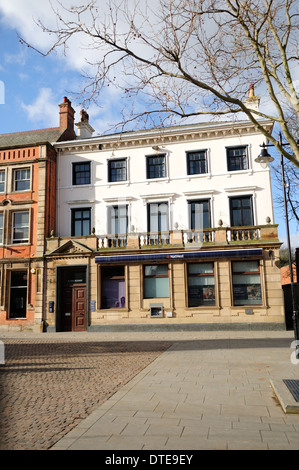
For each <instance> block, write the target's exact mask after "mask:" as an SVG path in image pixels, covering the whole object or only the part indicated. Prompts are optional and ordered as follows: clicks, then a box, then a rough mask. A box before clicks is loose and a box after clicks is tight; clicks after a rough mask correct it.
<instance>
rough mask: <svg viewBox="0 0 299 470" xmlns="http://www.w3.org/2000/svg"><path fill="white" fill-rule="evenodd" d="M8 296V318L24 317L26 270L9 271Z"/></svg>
mask: <svg viewBox="0 0 299 470" xmlns="http://www.w3.org/2000/svg"><path fill="white" fill-rule="evenodd" d="M9 298H10V302H9V318H26V305H27V271H11V273H10V296H9Z"/></svg>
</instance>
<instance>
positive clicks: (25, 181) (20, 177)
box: [14, 168, 30, 191]
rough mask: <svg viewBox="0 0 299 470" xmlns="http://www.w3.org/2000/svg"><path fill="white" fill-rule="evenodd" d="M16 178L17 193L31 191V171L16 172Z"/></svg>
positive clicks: (27, 169)
mask: <svg viewBox="0 0 299 470" xmlns="http://www.w3.org/2000/svg"><path fill="white" fill-rule="evenodd" d="M14 176H15V191H26V190H27V189H30V169H29V168H26V169H24V170H16V171H15V173H14Z"/></svg>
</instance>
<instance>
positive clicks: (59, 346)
mask: <svg viewBox="0 0 299 470" xmlns="http://www.w3.org/2000/svg"><path fill="white" fill-rule="evenodd" d="M3 342H4V347H5V364H4V365H0V450H47V449H49V448H50V447H51V446H53V445H54V444H55V442H57V441H58V440H59V439H61V438H62V437H63V436H64V435H65V434H66V433H68V432H69V431H70V430H71V429H72V428H74V427H75V426H76V425H77V424H78V423H79V422H80V421H81V420H83V419H84V418H86V417H87V416H88V415H89V414H90V413H91V412H92V411H93V410H94V409H95V408H96V407H97V406H99V405H100V404H102V403H103V402H104V401H106V400H107V399H108V398H109V397H110V396H112V395H113V394H114V393H115V392H116V391H117V390H119V389H120V388H121V387H122V386H123V385H124V384H125V383H127V382H128V381H129V380H131V379H132V378H133V377H134V376H135V375H137V374H138V373H139V372H140V371H141V370H143V369H144V368H145V367H146V366H147V365H149V364H150V363H151V362H152V361H153V360H154V359H155V358H157V357H158V356H159V355H160V354H161V353H162V352H164V351H165V350H166V349H167V348H169V347H170V346H171V343H170V342H167V341H124V342H122V341H111V342H101V341H90V340H80V341H67V340H45V339H42V340H38V339H31V338H30V339H28V338H26V339H3Z"/></svg>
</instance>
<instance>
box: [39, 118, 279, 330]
mask: <svg viewBox="0 0 299 470" xmlns="http://www.w3.org/2000/svg"><path fill="white" fill-rule="evenodd" d="M264 125H265V126H267V127H268V128H269V129H271V128H272V122H270V121H269V122H264ZM77 127H78V138H77V140H76V141H69V142H59V143H57V144H54V146H55V148H56V150H57V153H58V157H57V181H56V185H57V213H56V232H55V233H54V234H53V236H52V237H51V238H49V239H48V247H47V260H48V270H47V279H48V281H47V300H48V301H49V302H54V305H55V307H54V309H53V311H52V312H49V313H48V318H47V322H48V324H49V327H50V328H54V329H56V330H57V331H59V330H65V329H72V330H85V329H92V328H101V327H107V325H128V327H129V328H130V327H132V325H139V326H141V327H145V326H146V327H148V326H151V327H153V326H155V327H156V326H157V325H176V326H178V325H181V326H182V325H189V326H188V327H195V325H197V327H198V326H199V327H200V326H202V325H215V324H231V325H232V324H233V325H240V324H243V325H245V324H248V323H250V324H260V323H263V324H269V325H271V326H272V327H273V325H278V326H281V325H283V324H284V311H283V297H282V290H281V284H280V271H279V267H278V264H277V261H278V249H279V246H280V243H279V240H278V239H277V226H276V225H274V214H273V203H272V192H271V180H270V169H269V166H265V167H264V168H263V167H262V166H261V165H260V164H258V163H256V162H255V158H256V157H257V156H258V155H259V153H260V145H261V144H262V143H263V141H264V137H263V136H262V135H261V134H260V133H259V132H258V131H257V130H256V129H255V128H254V126H253V125H252V124H251V123H250V122H249V121H243V122H219V123H201V124H194V125H184V126H177V127H170V128H164V129H153V130H144V131H135V132H127V133H119V134H112V135H106V136H96V137H93V136H92V133H93V129H92V128H91V126H90V124H89V122H88V117H86V115H84V114H83V117H82V119H81V122H79V123H78V124H77ZM66 292H68V294H66ZM77 297H78V299H79V300H76V299H77ZM66 298H67V300H66ZM80 299H81V302H80Z"/></svg>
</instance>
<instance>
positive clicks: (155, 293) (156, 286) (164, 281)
mask: <svg viewBox="0 0 299 470" xmlns="http://www.w3.org/2000/svg"><path fill="white" fill-rule="evenodd" d="M154 297H169V280H168V277H166V278H165V277H152V278H146V279H145V282H144V298H145V299H151V298H154Z"/></svg>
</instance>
